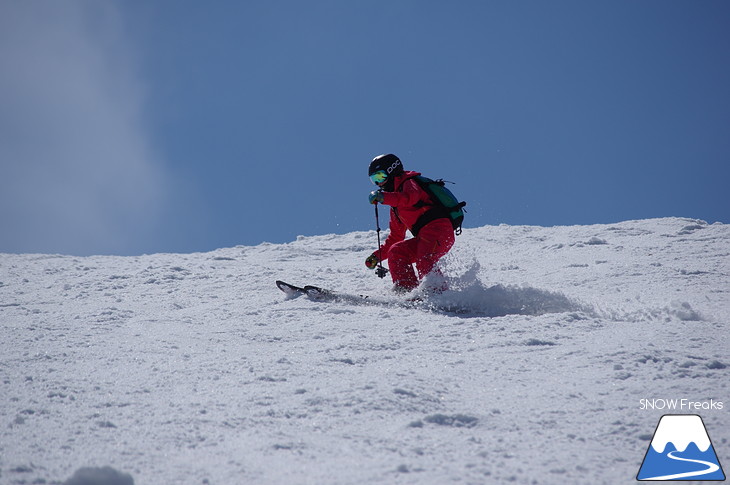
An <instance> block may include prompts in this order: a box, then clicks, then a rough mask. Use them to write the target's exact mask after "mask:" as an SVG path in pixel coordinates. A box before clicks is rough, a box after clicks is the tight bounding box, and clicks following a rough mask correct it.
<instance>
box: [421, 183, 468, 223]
mask: <svg viewBox="0 0 730 485" xmlns="http://www.w3.org/2000/svg"><path fill="white" fill-rule="evenodd" d="M413 180H415V181H416V182H417V183H418V185H419V186H420V187H421V188H422V189H423V190H424V191H426V193H427V194H428V195H429V196H431V201H432V202H433V204H432V205H433V209H431V210H429V211H427V212H426V213H425V214H423V215H422V216H421V218H420V219H418V221H417V222H416V224H415V225H414V226H413V229H411V232H412V233H413V235H414V236H415V235H416V234H418V231H420V230H421V228H422V227H423V226H425V225H426V224H428V223H429V222H431V221H433V220H436V219H440V218H441V217H447V218H449V219H450V220H451V225H452V226H453V227H454V231H456V235H457V236H458V235H459V234H461V224H462V223H463V222H464V212H466V211H465V210H464V206H465V205H466V202H463V201H462V202H459V199H457V198H456V196H455V195H454V194H453V193H452V192H451V191H450V190H449V189H447V188H446V181H444V179H438V180H431V179H430V178H428V177H423V176H421V175H418V176H416V177H413ZM449 183H450V184H453V182H449ZM427 205H429V204H426V203H424V202H419V203H418V204H416V207H425V206H427Z"/></svg>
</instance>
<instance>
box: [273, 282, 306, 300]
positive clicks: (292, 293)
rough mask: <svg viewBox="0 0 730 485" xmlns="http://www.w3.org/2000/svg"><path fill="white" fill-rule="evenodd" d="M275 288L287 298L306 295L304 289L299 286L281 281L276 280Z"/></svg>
mask: <svg viewBox="0 0 730 485" xmlns="http://www.w3.org/2000/svg"><path fill="white" fill-rule="evenodd" d="M276 286H277V288H279V289H280V290H281V291H283V292H284V293H286V294H287V296H289V297H297V296H301V295H306V294H307V290H305V289H304V288H302V287H300V286H294V285H291V284H289V283H286V282H284V281H281V280H276Z"/></svg>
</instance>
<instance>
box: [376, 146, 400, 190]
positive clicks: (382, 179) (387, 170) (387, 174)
mask: <svg viewBox="0 0 730 485" xmlns="http://www.w3.org/2000/svg"><path fill="white" fill-rule="evenodd" d="M402 173H403V164H402V163H401V161H400V158H398V157H396V156H395V155H393V154H392V153H388V154H387V155H378V156H377V157H375V158H373V161H372V162H370V167H369V168H368V176H369V177H370V180H372V181H373V183H374V184H375V185H379V186H380V187H383V186H384V185H385V184H387V183H388V182H390V181H392V180H393V179H394V177H395V176H397V175H400V174H402Z"/></svg>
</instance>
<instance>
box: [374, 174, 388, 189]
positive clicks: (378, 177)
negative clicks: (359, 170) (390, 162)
mask: <svg viewBox="0 0 730 485" xmlns="http://www.w3.org/2000/svg"><path fill="white" fill-rule="evenodd" d="M370 180H372V182H373V183H374V184H375V185H378V186H380V185H383V184H384V183H385V181H386V180H388V174H387V173H386V172H385V170H378V171H377V172H375V173H373V174H371V175H370Z"/></svg>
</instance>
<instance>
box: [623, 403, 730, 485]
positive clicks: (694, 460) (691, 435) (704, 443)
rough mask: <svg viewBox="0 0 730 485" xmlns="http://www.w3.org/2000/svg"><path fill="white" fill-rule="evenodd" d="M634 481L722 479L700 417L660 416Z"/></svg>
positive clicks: (722, 476) (685, 415)
mask: <svg viewBox="0 0 730 485" xmlns="http://www.w3.org/2000/svg"><path fill="white" fill-rule="evenodd" d="M636 479H637V480H638V481H657V480H702V481H705V480H708V481H723V480H725V473H724V472H723V470H722V466H721V465H720V461H719V460H718V459H717V455H716V454H715V448H714V447H713V446H712V442H711V441H710V436H709V435H708V434H707V428H705V423H704V422H703V421H702V418H701V417H699V416H698V415H696V414H665V415H664V416H662V418H661V419H660V420H659V424H657V427H656V431H654V436H653V437H652V439H651V444H649V448H648V449H647V450H646V455H645V456H644V462H643V463H642V464H641V468H640V469H639V473H638V474H637V475H636Z"/></svg>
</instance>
